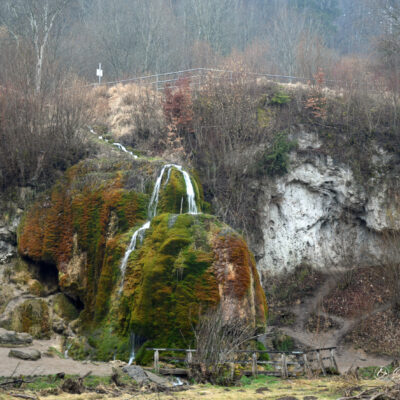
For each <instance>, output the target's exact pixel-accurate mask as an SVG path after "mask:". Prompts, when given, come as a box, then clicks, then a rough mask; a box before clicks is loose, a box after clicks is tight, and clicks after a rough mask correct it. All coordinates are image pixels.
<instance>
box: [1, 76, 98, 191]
mask: <svg viewBox="0 0 400 400" xmlns="http://www.w3.org/2000/svg"><path fill="white" fill-rule="evenodd" d="M77 85H81V83H77ZM77 87H79V86H77ZM89 114H90V102H89V100H88V98H87V96H86V95H85V94H84V92H83V91H82V90H81V89H76V88H70V89H69V90H56V91H53V92H51V93H41V94H37V93H35V92H32V91H30V90H29V89H26V91H25V92H22V91H20V90H15V89H14V88H13V87H12V86H11V85H9V86H6V87H2V88H0V142H1V147H0V187H1V188H5V187H7V186H10V185H13V186H14V185H21V186H23V185H32V186H36V185H38V184H39V183H41V182H44V181H48V180H51V179H52V178H53V177H54V175H55V173H56V172H57V171H59V170H64V169H65V168H67V167H68V166H70V165H72V164H74V163H76V162H77V161H78V160H79V159H80V158H82V157H83V156H85V155H87V154H88V151H89V145H88V143H87V141H86V139H85V136H84V134H83V132H82V130H81V128H82V127H83V125H84V124H85V123H86V122H87V121H88V119H89Z"/></svg>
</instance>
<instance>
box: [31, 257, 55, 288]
mask: <svg viewBox="0 0 400 400" xmlns="http://www.w3.org/2000/svg"><path fill="white" fill-rule="evenodd" d="M31 268H32V270H33V271H32V272H33V275H34V277H35V279H37V280H38V281H39V282H40V283H41V284H42V285H43V286H44V287H45V288H46V292H48V293H49V294H50V293H55V292H57V291H58V290H59V288H58V270H57V267H56V266H55V265H52V264H47V263H37V264H33V265H31Z"/></svg>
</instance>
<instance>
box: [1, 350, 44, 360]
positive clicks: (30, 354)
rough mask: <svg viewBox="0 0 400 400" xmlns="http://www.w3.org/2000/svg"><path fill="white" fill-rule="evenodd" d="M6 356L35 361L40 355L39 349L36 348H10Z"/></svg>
mask: <svg viewBox="0 0 400 400" xmlns="http://www.w3.org/2000/svg"><path fill="white" fill-rule="evenodd" d="M8 357H14V358H20V359H21V360H29V361H37V360H39V358H41V357H42V355H41V353H40V351H39V350H36V349H23V350H21V349H11V350H10V352H9V353H8Z"/></svg>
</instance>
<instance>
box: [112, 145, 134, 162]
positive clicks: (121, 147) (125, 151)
mask: <svg viewBox="0 0 400 400" xmlns="http://www.w3.org/2000/svg"><path fill="white" fill-rule="evenodd" d="M113 146H115V147H118V148H119V149H120V150H122V151H123V152H124V153H127V154H130V155H131V156H132V157H133V158H138V156H137V155H136V154H133V153H132V152H131V151H129V150H127V149H126V147H125V146H123V145H122V144H121V143H116V142H115V143H113Z"/></svg>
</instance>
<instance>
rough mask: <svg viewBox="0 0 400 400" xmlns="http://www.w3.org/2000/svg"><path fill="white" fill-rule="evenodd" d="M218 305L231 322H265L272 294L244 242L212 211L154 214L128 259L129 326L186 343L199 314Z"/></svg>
mask: <svg viewBox="0 0 400 400" xmlns="http://www.w3.org/2000/svg"><path fill="white" fill-rule="evenodd" d="M218 304H220V305H221V306H222V309H223V311H224V313H225V315H226V317H227V319H228V318H230V317H231V315H228V314H233V315H235V316H236V317H237V318H241V319H246V320H247V322H248V323H249V324H251V325H253V326H254V327H257V326H260V327H263V326H265V314H266V311H267V306H266V302H265V296H264V293H263V291H262V289H261V285H260V282H259V278H258V273H257V271H256V265H255V261H254V258H253V256H252V254H251V253H250V251H249V249H248V247H247V244H246V242H245V241H244V239H243V238H242V237H241V236H240V235H238V234H237V233H236V232H235V231H234V230H232V229H231V228H229V227H228V226H226V225H224V224H221V223H220V222H219V221H218V220H217V218H216V217H213V216H210V215H206V214H199V215H190V214H182V215H174V214H162V215H160V216H157V217H156V218H154V219H153V221H152V223H151V227H150V229H149V230H148V231H147V233H146V238H145V240H144V242H143V245H142V246H141V247H140V249H138V250H137V251H136V252H135V254H132V256H131V258H130V259H129V263H128V267H127V271H126V276H125V280H124V284H123V291H122V295H121V300H120V302H119V309H118V311H119V313H118V318H119V325H120V326H121V327H122V328H123V330H122V331H123V332H135V333H136V334H137V335H139V336H141V337H145V338H146V339H149V340H152V341H153V342H154V343H157V345H162V346H170V347H171V346H177V345H183V344H184V343H185V342H186V343H188V342H190V341H191V340H192V338H193V326H194V325H195V323H196V321H197V319H198V317H199V314H200V313H201V312H204V311H205V310H207V309H209V308H210V307H215V306H217V305H218Z"/></svg>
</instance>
